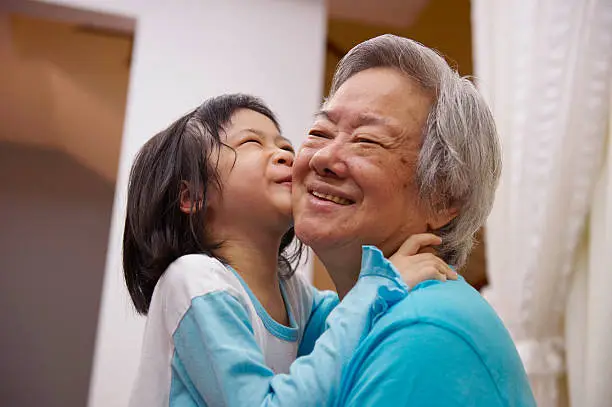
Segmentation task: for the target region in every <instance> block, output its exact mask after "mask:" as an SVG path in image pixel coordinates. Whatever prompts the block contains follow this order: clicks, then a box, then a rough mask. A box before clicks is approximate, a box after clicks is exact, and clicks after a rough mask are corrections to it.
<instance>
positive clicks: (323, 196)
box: [311, 191, 352, 205]
mask: <svg viewBox="0 0 612 407" xmlns="http://www.w3.org/2000/svg"><path fill="white" fill-rule="evenodd" d="M311 194H313V195H314V196H316V197H317V198H319V199H324V200H326V201H331V202H334V203H337V204H339V205H350V204H351V203H352V202H351V201H349V200H348V199H346V198H341V197H339V196H335V195H329V194H322V193H320V192H317V191H312V192H311Z"/></svg>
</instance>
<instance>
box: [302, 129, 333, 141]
mask: <svg viewBox="0 0 612 407" xmlns="http://www.w3.org/2000/svg"><path fill="white" fill-rule="evenodd" d="M308 135H309V136H312V137H317V138H325V139H330V138H331V136H330V135H328V134H326V133H323V132H322V131H319V130H311V131H309V132H308Z"/></svg>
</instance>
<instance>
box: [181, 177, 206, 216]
mask: <svg viewBox="0 0 612 407" xmlns="http://www.w3.org/2000/svg"><path fill="white" fill-rule="evenodd" d="M194 195H196V192H195V191H193V188H190V187H189V183H187V181H181V188H180V191H179V209H180V210H181V212H183V213H185V214H188V215H190V214H192V213H194V212H196V211H199V210H201V209H202V205H203V202H202V196H194Z"/></svg>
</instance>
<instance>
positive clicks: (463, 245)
mask: <svg viewBox="0 0 612 407" xmlns="http://www.w3.org/2000/svg"><path fill="white" fill-rule="evenodd" d="M377 67H389V68H394V69H397V70H398V71H400V72H402V73H404V74H406V75H407V76H409V77H410V78H412V79H413V80H415V81H416V82H417V83H419V84H420V85H421V86H422V87H423V88H425V89H427V90H430V91H431V92H432V94H433V95H434V102H433V104H432V107H431V111H430V112H429V117H428V119H427V124H426V125H425V128H424V129H423V144H422V147H421V151H420V154H419V162H418V166H417V175H416V176H417V185H418V187H419V190H420V198H421V200H422V201H423V202H426V203H427V204H428V205H429V206H430V207H431V208H439V207H440V206H441V205H442V206H443V207H447V208H449V207H455V208H457V209H458V211H459V214H458V216H457V217H456V218H455V219H453V220H452V221H451V222H450V223H449V224H448V225H446V226H444V227H443V228H441V229H440V230H438V231H436V232H437V233H438V234H439V235H440V237H442V240H443V243H442V246H441V247H440V252H439V253H440V255H441V257H442V258H443V259H444V260H445V261H446V262H448V263H449V264H453V265H455V266H457V267H461V266H462V265H463V264H464V263H465V261H466V260H467V257H468V255H469V253H470V251H471V250H472V246H473V237H474V234H475V233H476V231H477V230H478V229H479V228H480V227H481V226H482V225H483V224H484V222H485V221H486V218H487V217H488V215H489V213H490V211H491V207H492V206H493V200H494V197H495V189H496V187H497V183H498V180H499V176H500V173H501V148H500V144H499V139H498V137H497V131H496V129H495V122H494V121H493V116H492V115H491V111H490V110H489V107H488V106H487V104H486V102H485V101H484V99H483V98H482V96H481V95H480V94H479V93H478V91H477V90H476V88H475V87H474V85H473V84H472V82H471V81H470V80H468V79H467V78H464V77H461V76H459V74H458V73H457V72H456V71H455V70H453V69H451V68H450V67H449V65H448V64H447V63H446V61H445V60H444V58H442V57H441V56H440V55H439V54H438V53H436V51H434V50H432V49H430V48H427V47H425V46H424V45H422V44H420V43H418V42H416V41H412V40H409V39H407V38H402V37H398V36H395V35H390V34H386V35H382V36H380V37H376V38H373V39H370V40H368V41H365V42H362V43H361V44H359V45H357V46H356V47H354V48H353V49H351V50H350V51H349V52H348V54H346V55H345V56H344V58H342V60H341V61H340V63H339V64H338V67H337V69H336V73H335V74H334V79H333V82H332V88H331V91H330V97H332V96H333V95H334V93H335V92H336V91H337V90H338V88H340V86H342V84H343V83H344V82H346V80H348V79H349V78H350V77H351V76H353V75H355V74H356V73H358V72H361V71H364V70H366V69H370V68H377Z"/></svg>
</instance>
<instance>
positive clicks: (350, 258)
mask: <svg viewBox="0 0 612 407" xmlns="http://www.w3.org/2000/svg"><path fill="white" fill-rule="evenodd" d="M315 253H316V254H317V255H318V256H319V259H321V262H322V263H323V265H325V268H326V269H327V272H328V273H329V276H330V277H331V279H332V281H333V282H334V285H335V286H336V291H337V292H338V297H340V299H341V300H342V298H344V296H345V295H346V294H347V293H348V292H349V291H350V290H351V289H352V288H353V286H354V285H355V284H357V280H358V279H359V272H360V271H361V248H357V249H350V248H346V249H345V250H342V251H340V250H330V251H329V252H323V251H317V250H315Z"/></svg>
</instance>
